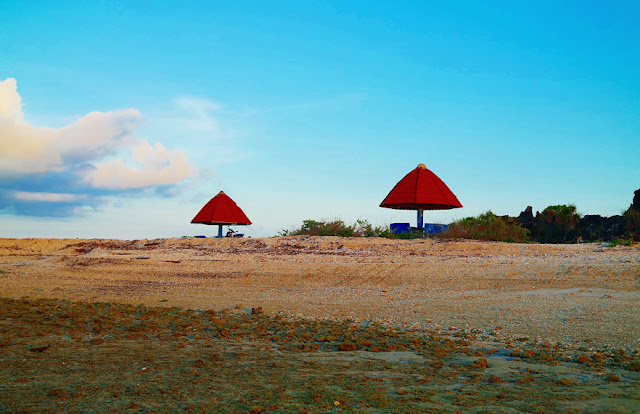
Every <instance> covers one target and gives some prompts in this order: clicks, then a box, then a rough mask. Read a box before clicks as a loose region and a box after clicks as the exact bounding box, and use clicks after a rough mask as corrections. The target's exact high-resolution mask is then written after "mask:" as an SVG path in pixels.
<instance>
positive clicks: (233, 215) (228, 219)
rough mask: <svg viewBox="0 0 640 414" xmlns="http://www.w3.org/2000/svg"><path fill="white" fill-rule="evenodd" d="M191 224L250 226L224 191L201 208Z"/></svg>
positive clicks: (249, 222)
mask: <svg viewBox="0 0 640 414" xmlns="http://www.w3.org/2000/svg"><path fill="white" fill-rule="evenodd" d="M191 223H200V224H251V220H249V219H248V218H247V216H246V215H245V214H244V212H243V211H242V210H241V209H240V207H238V206H237V204H236V203H235V202H234V201H233V200H232V199H231V198H230V197H229V196H228V195H226V194H225V193H224V191H220V192H219V193H218V195H217V196H215V197H213V198H212V199H211V200H209V202H208V203H207V204H205V205H204V207H202V210H200V212H199V213H198V214H196V216H195V217H194V218H193V220H191Z"/></svg>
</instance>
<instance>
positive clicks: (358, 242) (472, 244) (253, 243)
mask: <svg viewBox="0 0 640 414" xmlns="http://www.w3.org/2000/svg"><path fill="white" fill-rule="evenodd" d="M0 281H1V283H0V296H2V297H6V298H30V299H38V298H54V299H68V300H74V301H90V302H117V303H125V304H133V305H137V304H145V305H148V306H177V307H183V308H190V309H204V310H210V309H213V310H222V309H229V308H258V307H260V308H262V309H263V310H264V312H265V314H267V315H278V314H280V315H282V314H288V315H293V316H297V317H305V318H328V319H335V320H343V319H346V318H349V319H352V320H354V321H363V320H373V321H380V322H383V323H387V324H405V325H407V324H410V325H413V326H417V327H423V328H427V327H431V328H436V327H439V328H451V327H455V328H460V329H480V330H485V331H486V332H492V333H493V334H494V335H502V336H505V337H510V336H520V337H527V338H530V339H536V340H547V341H551V342H563V343H569V344H580V345H587V346H598V347H603V346H611V347H623V348H627V349H630V350H637V349H640V336H638V335H637V327H638V326H640V247H639V246H638V245H634V246H631V247H625V246H616V247H613V248H611V247H606V246H604V245H603V244H600V243H591V244H578V245H576V244H572V245H538V244H509V243H495V242H476V241H440V240H433V239H424V240H388V239H380V238H337V237H322V238H319V237H276V238H262V239H209V238H208V239H197V238H172V239H157V240H136V241H123V240H76V239H66V240H62V239H0Z"/></svg>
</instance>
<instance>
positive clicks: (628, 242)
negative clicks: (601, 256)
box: [609, 239, 632, 247]
mask: <svg viewBox="0 0 640 414" xmlns="http://www.w3.org/2000/svg"><path fill="white" fill-rule="evenodd" d="M631 243H632V240H631V239H627V240H625V239H613V240H611V242H610V243H609V247H616V246H618V245H622V246H627V247H628V246H631Z"/></svg>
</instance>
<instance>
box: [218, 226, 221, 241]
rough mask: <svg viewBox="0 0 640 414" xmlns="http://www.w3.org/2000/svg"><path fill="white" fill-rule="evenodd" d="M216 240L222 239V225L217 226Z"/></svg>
mask: <svg viewBox="0 0 640 414" xmlns="http://www.w3.org/2000/svg"><path fill="white" fill-rule="evenodd" d="M218 238H219V239H221V238H222V224H218Z"/></svg>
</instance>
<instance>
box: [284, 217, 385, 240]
mask: <svg viewBox="0 0 640 414" xmlns="http://www.w3.org/2000/svg"><path fill="white" fill-rule="evenodd" d="M390 233H391V232H390V231H389V230H388V229H387V228H386V227H382V226H373V225H372V224H371V223H369V222H368V221H367V220H357V221H356V222H355V223H354V224H351V225H349V224H345V222H344V221H342V220H324V221H316V220H311V219H309V220H304V221H303V222H302V226H300V228H297V229H293V230H281V231H280V232H279V233H278V235H279V236H302V235H306V236H339V237H387V235H388V234H390Z"/></svg>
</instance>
